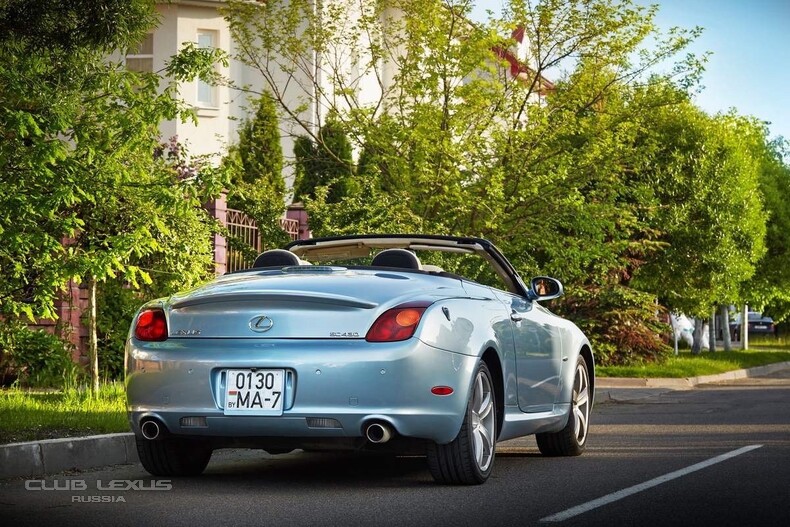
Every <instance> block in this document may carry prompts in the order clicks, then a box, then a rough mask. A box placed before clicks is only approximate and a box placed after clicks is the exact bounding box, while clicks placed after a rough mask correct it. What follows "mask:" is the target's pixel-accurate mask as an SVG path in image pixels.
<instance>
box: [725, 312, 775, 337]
mask: <svg viewBox="0 0 790 527" xmlns="http://www.w3.org/2000/svg"><path fill="white" fill-rule="evenodd" d="M748 315H749V316H748V318H747V323H748V324H749V335H762V336H765V335H767V336H774V335H776V324H774V319H772V318H771V317H766V316H763V314H762V313H758V312H757V311H749V314H748ZM741 318H743V316H742V315H741V314H740V313H738V314H736V315H735V319H734V320H733V321H732V322H730V335H731V336H732V339H733V340H741Z"/></svg>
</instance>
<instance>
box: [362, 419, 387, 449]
mask: <svg viewBox="0 0 790 527" xmlns="http://www.w3.org/2000/svg"><path fill="white" fill-rule="evenodd" d="M392 435H393V431H392V427H390V426H389V425H388V424H385V423H371V424H369V425H368V426H367V427H366V428H365V437H366V438H367V439H368V441H370V442H371V443H375V444H381V443H386V442H387V441H389V440H390V439H392Z"/></svg>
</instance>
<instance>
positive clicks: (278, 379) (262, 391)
mask: <svg viewBox="0 0 790 527" xmlns="http://www.w3.org/2000/svg"><path fill="white" fill-rule="evenodd" d="M284 378H285V372H284V370H228V371H227V374H226V376H225V415H282V414H283V386H284V382H283V379H284Z"/></svg>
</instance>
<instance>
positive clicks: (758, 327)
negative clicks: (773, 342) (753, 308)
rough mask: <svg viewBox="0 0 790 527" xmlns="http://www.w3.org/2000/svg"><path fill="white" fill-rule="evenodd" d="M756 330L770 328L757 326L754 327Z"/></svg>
mask: <svg viewBox="0 0 790 527" xmlns="http://www.w3.org/2000/svg"><path fill="white" fill-rule="evenodd" d="M754 329H768V326H763V325H757V326H754Z"/></svg>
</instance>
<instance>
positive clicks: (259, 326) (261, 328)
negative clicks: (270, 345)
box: [250, 315, 274, 333]
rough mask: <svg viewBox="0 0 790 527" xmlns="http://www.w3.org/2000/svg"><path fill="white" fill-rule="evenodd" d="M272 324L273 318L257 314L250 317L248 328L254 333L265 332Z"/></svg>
mask: <svg viewBox="0 0 790 527" xmlns="http://www.w3.org/2000/svg"><path fill="white" fill-rule="evenodd" d="M273 326H274V320H272V319H270V318H269V317H267V316H266V315H258V316H257V317H252V318H251V319H250V329H251V330H253V331H254V332H256V333H266V332H267V331H269V330H270V329H272V327H273Z"/></svg>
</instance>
